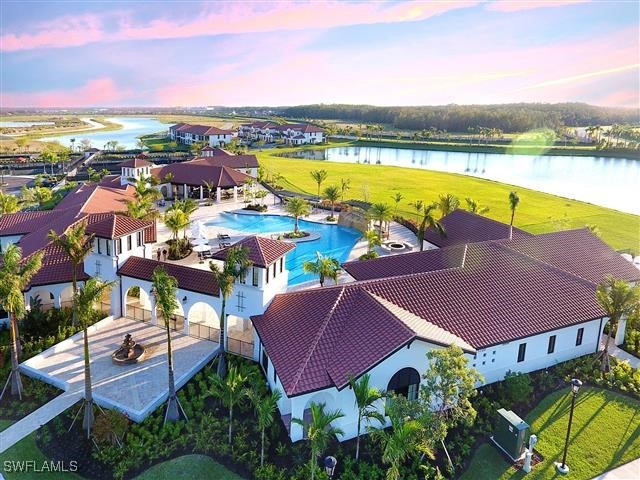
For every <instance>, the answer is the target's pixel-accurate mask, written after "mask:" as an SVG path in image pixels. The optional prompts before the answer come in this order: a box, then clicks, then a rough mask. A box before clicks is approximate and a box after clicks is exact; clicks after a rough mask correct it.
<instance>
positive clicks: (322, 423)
mask: <svg viewBox="0 0 640 480" xmlns="http://www.w3.org/2000/svg"><path fill="white" fill-rule="evenodd" d="M325 408H326V404H325V403H315V402H311V404H310V405H309V409H310V410H311V423H310V424H309V425H308V430H307V438H308V439H309V443H310V444H311V460H310V461H309V466H310V468H311V480H314V478H315V476H316V469H317V468H318V464H317V460H318V456H319V455H320V454H321V453H322V452H323V451H324V450H325V449H326V448H327V444H328V443H329V440H330V439H331V438H332V437H335V436H336V435H344V432H343V431H342V430H341V429H340V428H336V427H333V426H332V425H331V423H332V422H334V421H336V420H338V419H339V418H342V417H344V414H343V413H342V411H340V410H331V411H325ZM291 421H292V422H293V423H296V424H298V425H301V426H302V427H303V428H304V427H305V423H304V420H303V419H301V418H293V419H292V420H291Z"/></svg>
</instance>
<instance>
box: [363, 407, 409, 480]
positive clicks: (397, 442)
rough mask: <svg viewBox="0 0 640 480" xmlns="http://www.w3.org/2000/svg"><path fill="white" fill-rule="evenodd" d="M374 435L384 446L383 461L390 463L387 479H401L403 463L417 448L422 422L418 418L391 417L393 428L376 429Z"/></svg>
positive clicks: (386, 463)
mask: <svg viewBox="0 0 640 480" xmlns="http://www.w3.org/2000/svg"><path fill="white" fill-rule="evenodd" d="M372 435H373V438H374V439H375V440H376V441H377V442H378V443H380V445H381V446H382V459H381V460H382V463H384V464H385V465H389V468H388V469H387V476H386V478H387V480H400V479H401V478H402V472H401V467H402V465H403V463H404V462H405V461H406V460H407V459H408V458H409V457H410V456H411V455H412V453H413V452H414V451H416V450H417V445H416V443H417V440H418V438H419V435H420V423H419V422H418V421H417V420H412V419H408V420H407V419H402V420H400V419H397V418H396V417H391V428H389V429H387V430H375V431H374V432H373V433H372Z"/></svg>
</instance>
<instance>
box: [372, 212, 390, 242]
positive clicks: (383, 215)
mask: <svg viewBox="0 0 640 480" xmlns="http://www.w3.org/2000/svg"><path fill="white" fill-rule="evenodd" d="M369 216H370V217H371V218H373V219H374V220H377V221H378V223H379V225H378V235H379V236H380V238H381V239H382V238H384V237H383V236H382V224H383V223H384V222H387V221H388V220H389V219H390V218H391V207H390V206H389V205H388V204H387V203H374V204H373V205H371V207H370V208H369Z"/></svg>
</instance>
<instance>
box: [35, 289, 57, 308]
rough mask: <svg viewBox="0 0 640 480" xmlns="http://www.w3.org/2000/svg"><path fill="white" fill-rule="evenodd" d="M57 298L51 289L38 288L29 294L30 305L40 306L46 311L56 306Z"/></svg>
mask: <svg viewBox="0 0 640 480" xmlns="http://www.w3.org/2000/svg"><path fill="white" fill-rule="evenodd" d="M55 299H56V297H55V295H54V294H53V293H52V292H50V291H49V290H36V291H35V292H33V293H31V294H30V295H29V305H30V308H32V309H36V308H39V309H40V310H42V311H43V312H46V311H47V310H49V309H51V308H54V307H55V306H56V305H55Z"/></svg>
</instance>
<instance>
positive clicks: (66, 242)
mask: <svg viewBox="0 0 640 480" xmlns="http://www.w3.org/2000/svg"><path fill="white" fill-rule="evenodd" d="M49 240H51V243H53V244H54V245H56V246H58V247H60V248H62V250H64V252H65V253H66V254H67V256H68V257H69V259H70V260H71V267H72V272H71V285H72V286H73V298H76V295H78V267H79V266H80V265H81V264H82V263H83V262H84V259H85V258H86V257H87V255H88V254H89V252H90V251H91V247H92V245H93V235H87V225H86V224H85V223H84V222H79V223H76V224H75V225H73V226H72V227H71V228H69V229H67V231H66V232H65V233H64V234H63V235H58V234H57V233H56V232H55V231H54V230H50V231H49ZM72 312H73V314H72V320H71V321H72V324H73V326H74V327H75V326H76V325H77V324H78V314H77V312H76V308H75V302H74V304H73V309H72Z"/></svg>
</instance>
